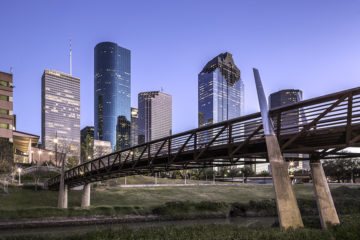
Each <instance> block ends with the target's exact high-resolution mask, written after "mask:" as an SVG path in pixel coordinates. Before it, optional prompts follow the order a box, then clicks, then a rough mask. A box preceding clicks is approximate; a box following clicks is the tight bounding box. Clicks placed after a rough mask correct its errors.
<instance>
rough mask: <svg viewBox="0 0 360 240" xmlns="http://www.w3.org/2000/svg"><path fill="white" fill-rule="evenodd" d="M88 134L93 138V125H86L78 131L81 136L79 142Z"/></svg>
mask: <svg viewBox="0 0 360 240" xmlns="http://www.w3.org/2000/svg"><path fill="white" fill-rule="evenodd" d="M87 135H89V136H90V137H91V139H92V140H93V139H94V127H93V126H86V127H84V128H83V129H81V131H80V136H81V144H82V143H83V142H84V140H85V138H86V136H87Z"/></svg>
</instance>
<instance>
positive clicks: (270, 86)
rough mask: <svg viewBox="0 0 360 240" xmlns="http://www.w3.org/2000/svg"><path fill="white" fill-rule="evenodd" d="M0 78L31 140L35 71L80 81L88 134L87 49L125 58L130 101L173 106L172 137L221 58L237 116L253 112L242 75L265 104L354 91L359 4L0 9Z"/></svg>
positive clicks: (54, 4)
mask: <svg viewBox="0 0 360 240" xmlns="http://www.w3.org/2000/svg"><path fill="white" fill-rule="evenodd" d="M0 12H1V14H0V71H3V72H9V71H10V67H12V68H13V74H14V85H15V88H14V113H15V114H16V115H17V130H19V131H25V132H29V133H32V134H37V135H40V133H41V76H42V73H43V71H44V69H54V70H58V71H62V72H67V73H68V72H69V38H70V35H71V36H72V49H73V75H74V76H76V77H79V78H80V79H81V128H82V127H84V126H87V125H93V124H94V116H93V114H94V109H93V103H94V100H93V95H94V93H93V91H94V76H93V75H94V47H95V45H96V44H97V43H99V42H102V41H112V42H116V43H117V44H118V45H120V46H122V47H125V48H127V49H129V50H131V104H132V106H133V107H137V94H138V93H139V92H142V91H151V90H160V88H161V87H162V88H163V89H164V92H165V93H168V94H171V95H172V96H173V132H174V133H178V132H181V131H185V130H188V129H192V128H196V127H197V94H198V90H197V81H198V80H197V76H198V73H199V72H200V71H201V70H202V68H203V67H204V65H205V64H206V63H207V62H208V61H209V60H211V59H212V58H214V57H215V56H216V55H218V54H220V53H223V52H226V51H228V52H230V53H232V54H233V57H234V61H235V64H236V65H237V66H238V68H239V69H240V70H241V78H242V79H243V81H244V85H245V113H246V114H249V113H253V112H255V111H258V109H259V108H258V102H257V95H256V89H255V84H254V78H253V75H252V68H253V67H256V68H258V69H259V71H260V74H261V78H262V81H263V85H264V88H265V91H266V94H269V93H271V92H274V91H278V90H281V89H285V88H296V89H301V90H302V91H303V92H304V98H306V99H308V98H312V97H316V96H320V95H324V94H327V93H332V92H337V91H340V90H345V89H348V88H354V87H359V86H360V1H356V0H343V1H339V0H336V1H331V0H324V1H314V0H306V1H304V0H302V1H288V0H287V1H269V0H262V1H260V0H247V1H245V0H234V1H227V0H222V1H211V0H206V1H195V0H191V1H185V0H181V1H170V0H164V1H150V0H147V1H145V0H144V1H136V0H135V1H106V0H103V1H89V0H87V1H74V0H73V1H64V0H62V1H48V0H47V1H35V0H26V1H25V0H24V1H18V0H1V1H0Z"/></svg>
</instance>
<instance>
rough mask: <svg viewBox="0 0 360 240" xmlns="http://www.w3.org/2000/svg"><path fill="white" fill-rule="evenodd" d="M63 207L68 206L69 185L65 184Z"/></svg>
mask: <svg viewBox="0 0 360 240" xmlns="http://www.w3.org/2000/svg"><path fill="white" fill-rule="evenodd" d="M63 201H64V202H63V208H68V185H66V184H65V185H64V198H63Z"/></svg>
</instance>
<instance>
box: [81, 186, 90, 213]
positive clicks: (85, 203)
mask: <svg viewBox="0 0 360 240" xmlns="http://www.w3.org/2000/svg"><path fill="white" fill-rule="evenodd" d="M90 187H91V184H90V183H86V184H84V189H83V193H82V196H81V207H82V208H87V207H90V191H91V189H90Z"/></svg>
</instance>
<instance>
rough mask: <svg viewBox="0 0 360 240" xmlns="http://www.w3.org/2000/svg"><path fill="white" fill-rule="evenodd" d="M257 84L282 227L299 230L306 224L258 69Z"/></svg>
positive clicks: (255, 71)
mask: <svg viewBox="0 0 360 240" xmlns="http://www.w3.org/2000/svg"><path fill="white" fill-rule="evenodd" d="M253 71H254V78H255V84H256V91H257V94H258V99H259V106H260V112H261V118H262V123H263V129H264V134H265V141H266V148H267V153H268V157H269V162H270V167H271V172H272V178H273V181H274V190H275V200H276V208H277V211H278V217H279V223H280V227H281V228H284V229H287V228H290V227H292V228H294V229H295V228H299V227H303V226H304V224H303V222H302V219H301V214H300V210H299V206H298V204H297V202H296V198H295V194H294V191H293V189H292V186H291V183H290V178H289V174H288V166H287V164H286V162H285V161H284V159H283V156H282V154H281V150H280V146H279V142H278V140H277V137H276V135H275V132H274V127H273V125H272V122H271V120H270V118H269V110H268V104H267V101H266V97H265V92H264V88H263V86H262V82H261V79H260V74H259V71H258V70H257V69H255V68H254V69H253Z"/></svg>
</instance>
